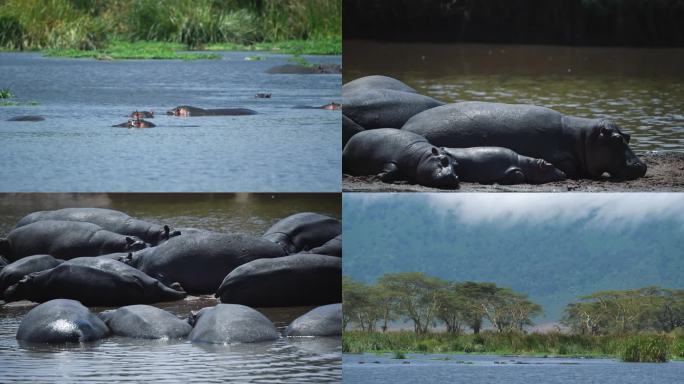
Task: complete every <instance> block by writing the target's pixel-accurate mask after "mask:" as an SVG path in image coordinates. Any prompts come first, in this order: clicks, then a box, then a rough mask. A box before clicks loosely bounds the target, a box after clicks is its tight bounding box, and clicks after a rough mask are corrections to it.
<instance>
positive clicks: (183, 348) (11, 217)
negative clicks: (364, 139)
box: [0, 194, 342, 383]
mask: <svg viewBox="0 0 684 384" xmlns="http://www.w3.org/2000/svg"><path fill="white" fill-rule="evenodd" d="M74 206H91V207H103V208H113V209H119V210H122V211H125V212H127V213H128V214H130V215H132V216H135V217H138V218H141V219H145V220H150V221H156V222H164V223H169V224H170V225H172V226H174V227H195V228H203V229H211V230H216V231H224V232H235V231H240V232H246V233H251V234H255V235H260V234H261V233H263V232H264V231H265V230H266V229H267V228H268V227H269V226H270V225H272V224H273V223H274V222H275V221H277V220H278V219H280V218H282V217H285V216H287V215H289V214H292V213H295V212H300V211H316V212H321V213H324V214H328V215H331V216H334V217H340V209H341V207H340V197H339V194H318V195H317V194H285V195H277V194H276V195H273V194H166V195H164V194H150V195H148V194H133V195H128V194H126V195H122V194H85V195H84V194H50V195H41V194H14V195H11V194H0V236H4V235H5V234H6V233H7V231H8V230H9V229H11V227H12V226H13V225H14V223H15V222H16V221H17V220H18V219H19V218H21V217H22V216H24V215H25V214H26V213H28V212H32V211H36V210H44V209H57V208H62V207H74ZM217 303H218V302H217V300H216V299H214V298H213V297H210V296H203V297H188V298H187V299H185V300H182V301H177V302H169V303H159V304H156V306H157V307H159V308H163V309H165V310H168V311H170V312H172V313H174V314H177V315H178V316H181V317H185V316H187V315H188V314H189V313H190V311H191V310H198V309H200V308H203V307H207V306H213V305H216V304H217ZM33 306H35V304H33V303H29V302H25V301H23V302H16V303H11V304H9V305H1V306H0V382H3V383H13V382H17V383H19V382H27V381H36V382H64V383H70V382H74V381H78V380H84V381H87V382H93V383H98V382H107V383H111V382H145V381H150V382H206V383H214V382H280V381H284V382H312V383H321V382H339V381H340V380H341V375H342V373H341V360H340V359H341V355H340V352H341V344H340V340H339V338H301V339H295V340H291V339H287V338H283V337H281V338H280V339H278V340H277V341H275V342H269V343H257V344H249V345H233V346H223V345H199V344H191V343H189V342H188V341H184V340H181V341H149V340H134V339H128V338H123V337H110V338H107V339H104V340H102V341H100V342H96V343H88V344H81V345H60V346H23V345H22V346H20V345H19V344H18V343H17V340H16V339H15V334H16V331H17V328H18V327H19V323H20V322H21V319H22V318H23V317H24V316H25V314H26V313H27V312H28V311H29V310H30V309H31V308H33ZM104 309H105V308H92V310H93V311H100V310H104ZM310 309H311V307H294V308H258V310H260V311H261V312H262V313H264V314H265V315H266V316H267V317H268V318H269V319H271V321H273V322H274V323H275V325H276V326H277V327H278V330H279V331H280V332H281V333H282V331H283V330H284V328H285V327H286V326H287V324H289V323H290V322H291V321H292V320H293V319H295V318H296V317H298V316H300V315H301V314H303V313H305V312H306V311H308V310H310Z"/></svg>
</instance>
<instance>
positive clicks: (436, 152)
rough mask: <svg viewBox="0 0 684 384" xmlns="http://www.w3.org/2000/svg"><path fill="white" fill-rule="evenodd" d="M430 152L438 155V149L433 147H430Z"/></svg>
mask: <svg viewBox="0 0 684 384" xmlns="http://www.w3.org/2000/svg"><path fill="white" fill-rule="evenodd" d="M432 154H433V155H435V156H437V155H439V150H438V149H437V148H435V147H432Z"/></svg>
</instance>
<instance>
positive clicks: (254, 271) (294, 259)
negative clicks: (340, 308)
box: [216, 253, 342, 307]
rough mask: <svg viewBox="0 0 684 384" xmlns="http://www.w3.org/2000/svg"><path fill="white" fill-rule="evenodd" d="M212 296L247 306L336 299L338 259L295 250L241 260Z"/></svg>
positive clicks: (338, 292)
mask: <svg viewBox="0 0 684 384" xmlns="http://www.w3.org/2000/svg"><path fill="white" fill-rule="evenodd" d="M216 297H220V298H221V302H222V303H234V304H243V305H249V306H251V307H291V306H298V305H321V304H331V303H338V302H340V301H341V299H342V259H341V258H339V257H334V256H324V255H314V254H308V253H306V254H296V255H291V256H284V257H277V258H274V259H259V260H254V261H251V262H249V263H247V264H243V265H241V266H239V267H237V268H235V270H233V271H232V272H231V273H229V274H228V276H226V278H225V279H224V280H223V283H221V286H220V287H219V289H218V291H217V292H216Z"/></svg>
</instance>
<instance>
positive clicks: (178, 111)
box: [166, 105, 257, 116]
mask: <svg viewBox="0 0 684 384" xmlns="http://www.w3.org/2000/svg"><path fill="white" fill-rule="evenodd" d="M166 114H167V115H173V116H244V115H256V114H257V112H256V111H253V110H251V109H247V108H220V109H202V108H197V107H191V106H189V105H180V106H178V107H176V108H174V109H171V110H168V111H166Z"/></svg>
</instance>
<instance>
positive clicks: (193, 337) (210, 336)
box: [188, 304, 278, 344]
mask: <svg viewBox="0 0 684 384" xmlns="http://www.w3.org/2000/svg"><path fill="white" fill-rule="evenodd" d="M188 320H189V322H190V323H191V324H192V325H193V328H192V332H190V336H189V339H190V341H192V342H193V343H211V344H234V343H256V342H260V341H271V340H276V339H277V338H278V331H277V330H276V327H275V326H274V325H273V323H272V322H271V320H269V319H267V318H266V316H264V315H262V314H261V313H259V312H258V311H256V310H254V309H252V308H249V307H246V306H244V305H237V304H218V305H216V306H214V307H208V308H202V309H201V310H199V312H197V313H196V314H193V315H192V316H191V317H190V319H188Z"/></svg>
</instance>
